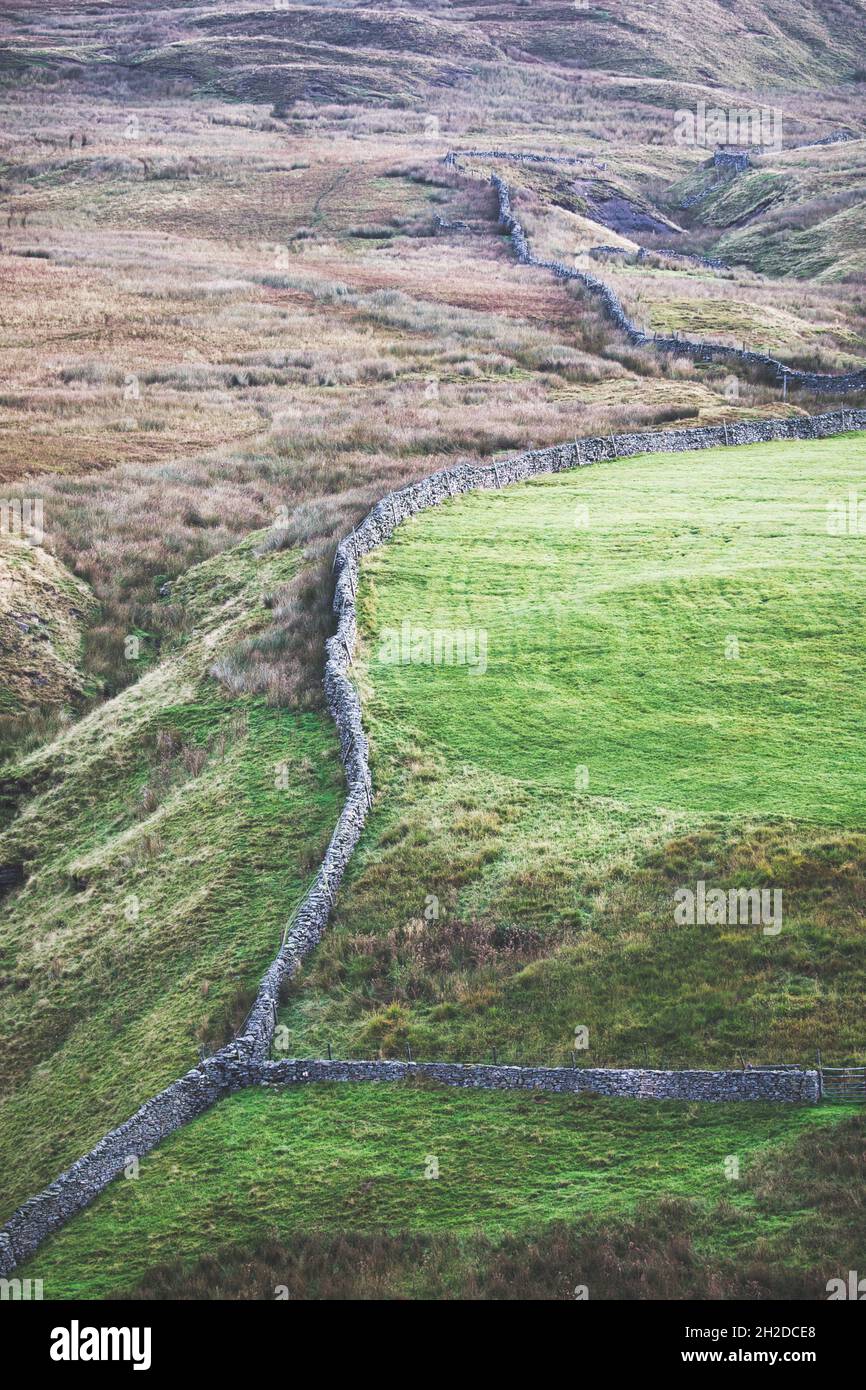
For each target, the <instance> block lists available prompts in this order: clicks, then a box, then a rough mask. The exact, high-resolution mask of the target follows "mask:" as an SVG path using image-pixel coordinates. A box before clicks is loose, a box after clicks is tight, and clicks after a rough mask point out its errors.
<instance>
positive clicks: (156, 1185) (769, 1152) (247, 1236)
mask: <svg viewBox="0 0 866 1390" xmlns="http://www.w3.org/2000/svg"><path fill="white" fill-rule="evenodd" d="M844 1119H845V1111H844V1109H842V1108H840V1109H839V1110H835V1111H830V1110H817V1109H800V1108H799V1107H790V1108H789V1107H785V1106H776V1107H765V1106H757V1105H724V1106H698V1105H695V1106H689V1105H683V1104H676V1103H671V1102H667V1103H662V1104H650V1103H643V1102H629V1103H623V1102H616V1101H607V1100H601V1099H596V1100H592V1099H587V1100H575V1098H573V1097H571V1098H569V1097H564V1096H549V1095H540V1094H539V1095H515V1094H500V1093H495V1092H494V1093H490V1092H471V1091H465V1092H464V1091H456V1090H450V1089H448V1088H441V1087H436V1086H429V1085H423V1086H420V1085H419V1086H417V1087H412V1086H403V1085H398V1086H392V1085H382V1086H376V1085H363V1086H349V1085H320V1086H314V1087H309V1088H306V1087H301V1088H299V1089H297V1090H295V1091H292V1090H289V1091H285V1092H277V1093H267V1092H262V1091H255V1090H253V1091H246V1092H242V1093H240V1094H238V1095H236V1096H233V1097H231V1098H230V1099H229V1100H228V1101H225V1102H223V1103H221V1104H220V1105H219V1106H218V1107H216V1108H215V1109H214V1110H212V1111H210V1112H209V1113H208V1114H207V1115H205V1116H203V1117H202V1118H201V1119H199V1120H196V1121H194V1122H193V1124H191V1125H190V1126H189V1127H188V1128H187V1129H185V1130H184V1131H183V1132H182V1133H179V1134H177V1135H174V1136H172V1137H171V1138H170V1139H168V1140H167V1141H166V1142H165V1143H164V1144H163V1145H161V1147H160V1148H159V1150H158V1151H156V1152H155V1153H154V1154H152V1155H151V1156H149V1157H148V1158H146V1159H145V1160H143V1162H142V1165H141V1170H140V1175H139V1177H138V1178H137V1179H134V1180H133V1179H126V1178H120V1179H118V1180H117V1181H115V1182H114V1183H113V1184H112V1185H111V1187H110V1188H109V1189H108V1190H107V1191H106V1192H105V1193H104V1194H103V1195H102V1196H101V1197H99V1198H98V1199H97V1200H96V1202H95V1203H94V1204H93V1206H92V1207H90V1208H89V1209H88V1210H87V1211H85V1212H83V1213H82V1214H81V1215H79V1216H77V1217H76V1218H75V1219H74V1220H73V1221H72V1222H70V1224H69V1225H68V1226H67V1227H66V1228H65V1229H64V1230H63V1231H61V1232H59V1233H58V1234H57V1235H56V1236H54V1237H52V1238H51V1239H50V1240H49V1241H48V1242H46V1244H45V1245H44V1246H43V1248H42V1249H41V1250H40V1251H38V1252H37V1254H36V1255H35V1256H33V1257H32V1258H31V1260H30V1261H29V1262H28V1263H27V1265H26V1266H25V1267H24V1269H23V1270H22V1274H23V1275H24V1276H25V1277H27V1276H28V1275H29V1276H30V1277H31V1278H41V1279H43V1280H44V1284H45V1297H46V1298H52V1299H62V1298H72V1297H89V1298H99V1297H105V1296H106V1295H111V1294H115V1295H122V1294H125V1293H128V1292H129V1291H130V1290H131V1289H134V1288H135V1287H136V1285H137V1284H138V1283H139V1281H140V1280H141V1279H142V1278H143V1277H144V1276H145V1275H146V1274H147V1273H148V1271H150V1270H152V1269H153V1268H154V1267H155V1266H157V1267H158V1266H160V1265H162V1264H169V1265H172V1266H175V1267H179V1268H180V1270H181V1271H187V1270H188V1269H189V1266H190V1265H191V1264H193V1263H194V1262H195V1261H196V1260H197V1259H198V1258H200V1257H201V1256H203V1255H206V1254H209V1253H212V1252H214V1251H219V1249H220V1248H221V1247H224V1246H232V1245H234V1246H235V1247H239V1248H241V1249H243V1248H244V1247H250V1246H255V1245H256V1244H257V1243H260V1242H263V1241H266V1240H270V1241H272V1242H278V1241H286V1240H289V1241H290V1240H291V1238H292V1237H293V1236H296V1235H298V1234H300V1233H302V1232H316V1233H318V1234H319V1235H320V1236H322V1235H328V1234H336V1233H347V1232H351V1233H368V1234H379V1235H381V1236H393V1235H394V1234H403V1233H408V1234H431V1235H440V1236H441V1235H446V1234H451V1235H456V1236H457V1237H458V1238H460V1237H462V1238H463V1239H467V1238H469V1239H471V1238H473V1237H478V1236H488V1237H492V1238H494V1239H496V1238H502V1237H503V1236H504V1235H506V1233H508V1234H513V1235H517V1236H521V1235H522V1236H523V1237H524V1239H525V1240H527V1241H528V1240H529V1239H530V1238H531V1237H532V1235H533V1234H534V1233H535V1232H537V1231H538V1230H539V1229H541V1230H543V1229H545V1228H548V1227H550V1225H551V1224H552V1223H555V1222H566V1223H569V1224H571V1225H575V1226H576V1227H577V1228H578V1229H581V1228H582V1227H584V1226H588V1227H590V1229H591V1225H592V1223H593V1222H596V1223H601V1224H606V1223H616V1222H617V1221H619V1220H622V1219H624V1218H629V1217H633V1216H634V1214H635V1213H636V1211H637V1210H638V1208H639V1207H640V1206H641V1204H644V1205H646V1206H647V1207H649V1209H652V1208H653V1207H656V1208H657V1207H658V1205H659V1203H660V1202H671V1201H673V1200H680V1201H683V1200H684V1201H685V1202H687V1203H692V1204H694V1205H693V1207H692V1209H691V1219H690V1222H687V1223H686V1224H687V1226H688V1225H689V1224H690V1225H691V1226H692V1228H693V1233H694V1236H695V1238H696V1240H697V1242H698V1246H699V1248H701V1247H702V1250H703V1254H704V1255H705V1256H706V1255H711V1256H719V1255H731V1254H735V1253H737V1252H740V1253H742V1252H746V1253H747V1254H748V1253H749V1252H752V1251H754V1250H755V1249H758V1248H760V1243H761V1242H768V1243H770V1244H771V1245H776V1246H777V1247H778V1249H779V1251H780V1253H781V1251H782V1250H783V1249H785V1247H786V1246H787V1247H788V1248H787V1250H786V1258H787V1260H789V1261H790V1262H791V1263H792V1264H793V1265H794V1266H796V1265H797V1264H800V1265H802V1264H808V1263H810V1262H811V1260H812V1259H814V1257H815V1249H816V1247H817V1248H818V1249H819V1250H820V1248H821V1238H822V1236H823V1238H824V1240H827V1238H828V1231H827V1230H826V1229H825V1230H824V1231H823V1232H819V1231H818V1230H817V1229H815V1226H816V1223H815V1213H814V1211H812V1210H811V1208H812V1200H810V1197H809V1195H808V1189H806V1188H804V1190H803V1195H802V1196H801V1206H800V1210H799V1211H798V1210H794V1211H791V1210H790V1209H789V1210H785V1209H784V1206H783V1207H782V1209H781V1211H780V1210H778V1207H779V1203H778V1198H776V1200H775V1201H773V1200H770V1193H768V1192H766V1193H762V1192H761V1179H762V1176H763V1173H762V1169H763V1167H764V1165H765V1164H766V1163H767V1162H768V1160H776V1162H777V1164H778V1166H779V1167H782V1166H783V1165H784V1163H785V1161H786V1156H787V1155H789V1154H790V1155H791V1158H790V1160H789V1168H790V1169H792V1170H794V1171H795V1172H796V1169H797V1154H798V1148H799V1146H805V1147H806V1149H807V1151H808V1150H809V1149H811V1148H813V1147H819V1149H820V1148H821V1147H823V1148H824V1149H827V1148H829V1149H830V1151H831V1152H832V1151H833V1148H834V1146H836V1145H837V1143H838V1141H837V1138H836V1134H835V1131H836V1130H837V1126H838V1125H839V1124H840V1123H842V1122H843V1121H844ZM856 1123H858V1124H859V1123H860V1122H859V1121H858V1122H856ZM849 1147H850V1143H849ZM841 1152H842V1153H843V1154H846V1157H845V1159H844V1161H843V1163H841V1164H840V1165H839V1166H840V1170H843V1171H840V1177H846V1176H848V1169H849V1168H850V1169H851V1170H852V1171H851V1177H852V1179H853V1177H854V1176H855V1174H854V1168H856V1162H855V1163H853V1164H852V1160H851V1158H850V1157H848V1156H847V1149H846V1148H843V1149H842V1151H841ZM731 1154H736V1155H738V1156H739V1159H740V1174H741V1176H740V1178H739V1179H738V1180H736V1181H730V1180H728V1179H727V1178H726V1175H725V1160H726V1158H727V1157H728V1156H729V1155H731ZM431 1156H432V1157H434V1158H435V1159H436V1160H437V1161H438V1165H439V1169H438V1171H439V1177H438V1178H432V1177H426V1176H425V1174H426V1173H427V1172H428V1171H430V1159H431ZM813 1184H814V1167H813ZM764 1185H765V1186H769V1187H770V1188H771V1189H772V1187H773V1186H774V1184H773V1183H772V1182H771V1183H769V1184H767V1183H766V1179H764ZM774 1208H775V1209H774ZM711 1214H712V1216H713V1219H712V1221H710V1220H707V1218H708V1217H709V1216H710V1215H711ZM848 1214H850V1206H849V1208H848ZM828 1216H829V1213H828ZM798 1225H799V1229H800V1232H801V1238H800V1243H799V1246H798V1245H797V1243H796V1241H795V1240H792V1239H791V1235H792V1228H793V1230H794V1231H796V1230H797V1227H798ZM830 1225H831V1227H832V1231H833V1236H834V1238H836V1239H837V1241H841V1242H842V1244H844V1242H845V1240H846V1239H847V1241H848V1243H850V1240H851V1237H850V1235H849V1236H848V1237H843V1236H841V1235H840V1230H839V1226H840V1223H839V1221H837V1220H836V1219H833V1220H832V1222H831V1223H830ZM702 1227H703V1229H702ZM803 1233H805V1234H806V1235H807V1236H808V1239H805V1240H804V1239H803V1238H802V1235H803ZM839 1248H841V1245H840V1246H839ZM227 1264H228V1265H229V1268H231V1260H229V1261H227ZM417 1277H418V1284H417V1285H416V1287H420V1288H423V1275H422V1274H421V1272H420V1271H419V1273H418V1276H417ZM184 1282H186V1281H184ZM282 1282H283V1279H282V1278H281V1277H280V1269H279V1267H277V1268H275V1269H274V1270H273V1284H272V1286H271V1289H269V1290H262V1291H260V1292H259V1293H258V1295H257V1294H256V1293H255V1292H253V1291H248V1292H246V1293H244V1294H242V1296H246V1297H250V1296H259V1297H271V1298H272V1297H273V1296H274V1292H273V1288H274V1286H275V1285H277V1284H280V1283H282ZM571 1282H572V1284H575V1283H579V1282H581V1279H580V1273H579V1271H577V1272H575V1274H574V1277H573V1279H572V1280H571ZM359 1283H360V1285H361V1286H362V1287H363V1283H364V1278H363V1275H362V1274H360V1272H359ZM413 1285H415V1280H413V1281H411V1282H410V1288H411V1287H412V1286H413ZM305 1292H308V1290H304V1289H303V1287H302V1288H301V1289H300V1290H299V1293H300V1296H304V1294H305ZM816 1292H817V1290H816Z"/></svg>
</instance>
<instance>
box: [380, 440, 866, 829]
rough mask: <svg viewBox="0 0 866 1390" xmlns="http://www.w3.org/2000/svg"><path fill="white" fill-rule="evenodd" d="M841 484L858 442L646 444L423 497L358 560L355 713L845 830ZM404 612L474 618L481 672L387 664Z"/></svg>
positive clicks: (635, 797) (864, 467) (854, 739)
mask: <svg viewBox="0 0 866 1390" xmlns="http://www.w3.org/2000/svg"><path fill="white" fill-rule="evenodd" d="M849 488H854V489H859V490H860V491H861V492H866V444H864V443H863V441H862V439H860V438H857V437H850V438H843V439H836V440H832V441H824V442H820V443H811V442H807V443H796V444H790V443H784V444H770V445H757V446H754V447H752V448H744V449H737V450H734V451H723V450H719V451H715V450H711V451H706V452H698V453H694V454H675V455H672V456H666V457H664V459H663V460H662V459H660V458H658V457H645V458H641V459H637V460H634V461H624V462H622V463H618V464H616V465H613V466H608V465H605V466H603V467H597V468H593V469H590V470H587V471H586V472H578V473H570V474H567V475H558V476H556V477H552V478H542V479H539V480H537V481H534V482H532V483H530V484H527V485H526V486H524V487H520V488H511V489H508V490H506V491H504V492H503V493H502V494H501V495H498V496H492V495H490V494H480V495H475V496H470V497H467V498H465V499H463V500H461V501H460V502H458V503H455V504H453V505H451V506H445V507H442V508H439V509H436V510H433V511H430V512H427V513H425V514H424V515H423V516H421V517H417V518H415V519H413V520H412V521H411V522H409V523H407V524H405V525H403V526H401V527H400V529H399V530H398V532H397V535H396V537H395V538H394V540H393V542H392V543H391V544H390V545H389V546H387V547H385V548H383V549H382V550H380V551H378V552H376V553H375V554H374V555H372V556H371V557H370V558H369V559H368V560H367V562H366V563H365V569H364V574H365V585H364V588H363V590H362V592H363V595H364V610H363V611H364V616H365V620H366V623H367V630H368V634H369V643H368V652H367V656H368V668H369V679H370V681H371V683H372V689H373V693H372V696H371V700H370V710H371V713H372V715H373V716H374V717H375V718H376V719H377V721H379V722H380V723H387V722H389V721H399V722H400V723H401V724H402V725H404V726H410V727H415V728H417V729H418V730H419V731H420V732H422V733H423V737H424V739H425V742H426V743H428V744H431V745H434V746H436V745H438V746H440V747H442V748H444V749H446V750H447V751H448V754H449V755H450V756H452V757H454V758H455V759H458V760H460V759H462V760H465V761H467V762H471V763H472V764H473V765H474V766H477V767H479V768H483V769H486V770H490V771H494V772H499V773H504V774H506V775H508V776H510V777H513V778H515V779H518V780H520V781H522V782H526V783H534V784H537V785H540V786H548V787H551V788H561V789H562V788H570V787H571V788H573V787H574V786H575V777H576V773H577V770H578V769H580V768H586V769H587V773H588V778H589V782H588V788H589V791H590V792H591V794H593V795H601V796H613V797H616V798H618V799H620V800H623V801H627V802H629V803H630V804H642V805H645V806H650V807H659V806H662V807H667V808H670V809H674V810H679V809H688V810H689V811H692V812H695V811H708V812H712V813H716V812H746V813H749V814H762V815H767V814H769V815H785V816H793V817H796V818H798V819H803V820H811V821H815V822H818V823H819V824H822V825H826V826H830V825H834V824H838V825H848V826H852V825H862V823H863V816H864V810H866V758H864V751H866V721H864V713H866V694H864V691H866V643H864V638H866V617H864V614H863V607H862V602H861V596H862V590H863V583H864V579H866V550H864V546H863V543H862V541H863V537H861V536H858V535H853V536H852V535H843V536H835V535H828V534H827V517H828V510H827V506H828V502H830V501H832V500H834V499H842V500H843V501H844V500H845V499H847V495H848V490H849ZM404 620H408V621H409V622H410V623H411V624H412V626H413V628H416V627H419V628H426V629H428V630H433V629H447V630H451V631H457V630H461V629H463V630H467V629H468V630H480V631H483V632H485V633H486V634H487V637H486V641H487V669H486V671H484V673H483V674H482V673H481V670H480V667H478V668H476V669H475V670H473V669H472V668H471V667H470V666H468V665H465V666H462V667H460V666H456V665H455V666H450V667H449V666H445V665H442V666H435V665H432V664H423V663H421V662H417V663H416V662H414V661H413V662H411V663H410V664H408V665H394V664H387V662H384V663H383V661H382V660H380V655H381V654H382V652H383V649H384V647H385V643H384V642H383V633H387V632H388V630H399V629H400V627H401V625H402V623H403V622H404ZM735 644H736V645H735ZM732 653H738V654H737V655H732ZM385 656H386V657H387V652H385Z"/></svg>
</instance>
